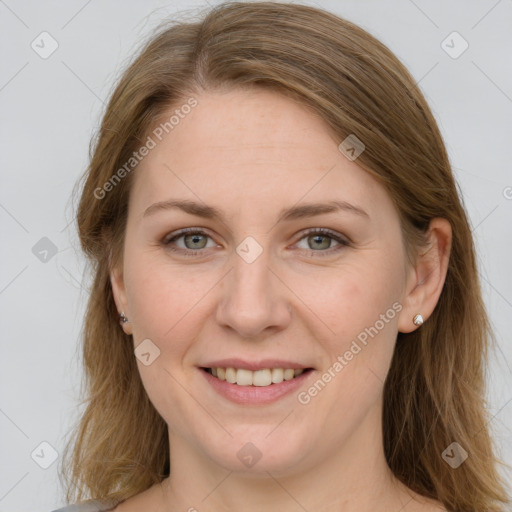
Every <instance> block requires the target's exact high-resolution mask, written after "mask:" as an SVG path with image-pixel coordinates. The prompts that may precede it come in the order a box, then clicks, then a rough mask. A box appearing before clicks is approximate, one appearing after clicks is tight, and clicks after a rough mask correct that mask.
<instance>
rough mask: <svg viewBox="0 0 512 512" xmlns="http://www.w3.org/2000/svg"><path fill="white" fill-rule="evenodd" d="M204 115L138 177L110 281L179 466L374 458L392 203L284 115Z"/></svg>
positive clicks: (297, 110)
mask: <svg viewBox="0 0 512 512" xmlns="http://www.w3.org/2000/svg"><path fill="white" fill-rule="evenodd" d="M196 99H197V102H198V104H197V106H195V107H194V108H193V109H191V111H190V113H188V114H187V115H185V116H183V118H180V121H179V124H177V125H176V126H174V128H173V130H172V131H170V133H169V135H168V136H167V137H166V138H163V139H162V141H161V142H158V143H157V144H156V147H154V148H153V149H151V151H150V152H149V154H148V155H147V156H146V157H145V158H144V159H143V160H142V162H141V163H140V165H139V167H138V168H137V170H136V171H134V172H135V175H134V176H133V177H134V182H133V188H132V190H131V195H130V203H129V213H128V222H127V228H126V239H125V248H124V260H123V265H122V268H120V269H119V270H118V271H116V272H114V273H113V274H112V283H113V286H114V292H115V297H116V302H117V304H118V306H119V307H120V309H121V308H122V309H123V310H124V311H125V313H126V315H127V317H128V318H129V324H126V326H127V327H126V329H129V332H130V333H131V334H133V340H134V347H137V346H139V344H141V343H142V342H143V340H149V341H144V343H145V345H141V347H144V352H149V354H150V355H149V356H147V355H146V356H145V359H144V358H141V359H137V365H138V368H139V371H140V375H141V378H142V381H143V384H144V387H145V389H146V391H147V394H148V396H149V398H150V400H151V401H152V403H153V404H154V406H155V407H156V409H157V410H158V412H159V413H160V414H161V416H162V417H163V418H164V420H165V421H166V422H167V424H168V426H169V431H170V438H171V454H172V453H173V449H175V450H176V452H177V453H178V452H180V450H182V452H183V451H188V452H189V455H191V454H192V455H191V456H194V457H199V458H201V459H202V460H203V461H204V462H205V463H208V464H213V465H220V466H222V467H224V468H226V469H230V470H237V471H240V470H246V471H253V472H257V471H262V472H263V471H271V472H272V474H276V475H277V474H282V475H284V474H287V473H291V472H294V471H300V470H301V469H305V468H307V467H313V466H314V465H315V464H318V463H319V462H322V461H323V462H325V461H327V460H329V459H330V458H331V457H332V456H333V455H334V454H337V453H338V454H339V453H341V452H342V451H344V450H345V451H346V450H349V449H355V448H354V447H357V446H359V448H360V449H361V450H365V449H367V447H368V446H370V445H371V444H372V441H371V439H378V437H379V436H378V433H379V431H380V421H381V404H382V391H383V386H384V380H385V377H386V374H387V372H388V369H389V365H390V360H391V357H392V353H393V348H394V344H395V340H396V336H397V331H398V319H399V317H400V310H401V301H402V299H403V297H404V293H405V290H406V288H407V276H408V269H407V267H406V258H405V252H404V244H403V240H402V234H401V230H400V224H399V217H398V214H397V211H396V209H395V207H394V205H393V202H392V200H391V198H390V197H389V195H388V194H387V192H386V191H385V189H384V188H383V187H382V186H381V185H380V184H379V183H378V182H377V181H376V180H375V179H374V178H373V177H372V176H371V175H370V174H368V173H367V172H365V171H364V170H362V169H361V168H360V167H359V166H358V165H357V160H355V161H351V160H349V159H348V158H347V157H346V156H345V155H344V154H342V153H341V152H340V150H339V149H338V145H339V143H340V142H341V140H340V141H337V140H335V138H334V137H333V136H332V135H331V134H330V132H329V130H328V128H327V126H326V125H324V123H323V121H322V120H321V119H320V118H319V117H318V116H315V115H313V114H312V113H311V112H310V111H308V110H307V109H306V108H305V107H303V106H301V105H298V104H297V103H295V102H293V101H291V100H290V99H288V98H285V97H283V96H281V95H279V94H277V93H275V92H269V91H264V90H259V91H254V90H252V91H249V90H233V91H230V92H224V93H220V92H210V93H204V94H201V95H198V96H196ZM171 114H172V112H171ZM171 202H175V205H174V206H172V205H171ZM180 204H181V207H180V206H179V205H180ZM314 205H315V206H314ZM184 230H187V231H185V232H184ZM158 351H159V352H158ZM143 360H144V361H145V362H146V363H149V364H144V363H143V362H142V361H143ZM212 367H213V368H215V369H214V370H210V369H211V368H212ZM218 368H221V369H218ZM226 368H231V369H229V370H225V369H226ZM205 369H209V370H205ZM251 370H253V371H251ZM283 370H285V371H283ZM286 370H287V371H286ZM293 370H295V371H293ZM301 370H302V372H301ZM210 372H212V373H214V374H215V373H217V376H215V375H212V374H211V373H210ZM291 375H293V376H294V377H293V378H291ZM222 377H224V378H227V379H228V380H221V379H222ZM235 379H236V380H237V382H236V383H233V382H230V381H233V380H235ZM283 379H284V380H283ZM272 380H274V381H275V382H273V383H270V382H271V381H272ZM251 382H252V383H253V384H252V385H247V384H250V383H251ZM244 384H245V385H244ZM247 443H251V444H247ZM183 447H186V448H183ZM350 447H352V448H350ZM260 456H261V459H260V460H259V461H258V462H257V464H256V465H254V468H252V467H251V466H252V462H251V461H252V460H256V459H257V458H258V457H260Z"/></svg>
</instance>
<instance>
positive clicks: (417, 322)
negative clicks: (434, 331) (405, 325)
mask: <svg viewBox="0 0 512 512" xmlns="http://www.w3.org/2000/svg"><path fill="white" fill-rule="evenodd" d="M412 323H413V324H414V325H418V326H419V325H421V324H422V323H423V317H422V316H421V315H420V314H419V313H418V314H417V315H415V316H414V318H413V319H412Z"/></svg>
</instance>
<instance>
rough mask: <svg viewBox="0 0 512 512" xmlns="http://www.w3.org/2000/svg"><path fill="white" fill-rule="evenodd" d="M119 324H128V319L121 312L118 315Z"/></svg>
mask: <svg viewBox="0 0 512 512" xmlns="http://www.w3.org/2000/svg"><path fill="white" fill-rule="evenodd" d="M119 322H120V323H122V324H125V323H126V322H128V318H127V317H126V315H125V314H124V311H121V314H120V315H119Z"/></svg>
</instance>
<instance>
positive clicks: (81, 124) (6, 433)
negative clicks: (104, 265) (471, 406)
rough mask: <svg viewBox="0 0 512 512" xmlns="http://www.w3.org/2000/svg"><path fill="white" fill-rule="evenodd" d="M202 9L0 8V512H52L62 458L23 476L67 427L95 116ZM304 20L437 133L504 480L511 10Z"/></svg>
mask: <svg viewBox="0 0 512 512" xmlns="http://www.w3.org/2000/svg"><path fill="white" fill-rule="evenodd" d="M211 3H218V2H211ZM304 3H310V4H312V5H315V2H304ZM206 5H207V4H206V3H205V2H190V1H181V2H172V3H171V2H163V1H162V2H160V1H157V0H153V1H145V2H142V1H140V2H135V1H134V0H131V1H121V0H117V1H114V0H109V1H102V2H100V1H99V0H92V1H86V0H73V1H66V2H64V1H61V2H58V1H46V2H36V1H15V0H5V1H4V0H0V42H1V49H2V54H1V55H2V65H1V67H0V112H1V125H0V126H1V133H0V136H1V140H2V151H1V159H2V165H1V167H0V173H1V188H0V225H1V230H2V231H1V233H2V239H1V240H2V241H1V248H2V264H1V266H0V315H1V316H0V332H1V343H2V356H3V357H1V359H0V368H1V370H0V372H1V373H0V433H1V446H0V512H7V511H9V512H13V511H19V512H21V511H31V512H33V511H35V510H40V511H42V512H44V511H49V510H52V509H53V508H55V507H57V506H62V505H63V504H64V501H63V497H62V490H61V489H60V484H59V480H58V476H57V466H58V463H59V462H60V457H59V458H58V459H57V460H56V461H55V462H54V463H53V464H52V465H50V466H49V467H48V469H43V468H42V467H40V465H38V464H37V463H36V462H35V460H37V461H38V462H39V463H44V462H45V461H46V462H47V463H48V462H49V461H50V460H51V459H50V457H51V449H50V448H49V447H48V446H47V445H43V446H42V447H41V446H40V443H42V442H47V443H49V444H50V445H51V446H52V447H53V448H54V449H55V450H56V451H57V452H58V454H61V453H62V449H63V447H64V443H65V440H66V438H67V435H68V431H69V428H70V425H71V422H72V420H74V419H75V418H76V417H77V415H78V413H79V412H80V409H79V408H77V402H76V398H77V394H78V391H79V383H80V377H81V369H80V365H79V351H78V350H77V347H78V343H77V340H78V338H79V333H80V327H81V322H82V317H83V313H84V307H85V303H86V299H87V293H86V291H85V290H84V289H83V288H82V285H81V283H85V281H84V280H83V275H82V272H83V268H84V260H83V259H82V256H81V255H80V254H79V253H78V252H77V248H78V244H77V238H76V234H75V227H74V223H73V221H72V214H73V209H72V203H71V200H70V195H71V192H72V187H73V185H74V183H75V181H76V179H77V178H78V176H79V175H80V174H81V173H82V172H83V170H84V169H85V168H86V165H87V158H88V147H89V140H90V137H91V135H92V134H93V132H94V131H95V129H96V128H97V126H98V124H99V121H100V117H101V113H102V110H103V108H104V105H103V103H104V102H105V101H106V99H107V97H108V94H109V92H111V91H112V87H113V84H114V81H115V79H116V78H117V77H118V75H119V71H120V69H121V66H122V65H124V64H125V63H126V60H127V59H129V58H130V57H131V56H132V55H133V52H134V51H135V49H136V48H137V47H138V43H139V42H140V41H141V39H142V38H143V37H144V36H146V35H147V34H149V33H150V32H151V30H152V27H154V26H156V24H158V23H159V22H160V21H161V20H162V19H163V18H164V17H167V16H169V15H172V14H173V13H174V12H176V11H177V10H182V9H187V10H188V9H191V8H194V7H197V6H206ZM316 5H318V6H321V7H324V8H326V9H328V10H330V11H333V12H335V13H337V14H339V15H341V16H344V17H346V18H348V19H349V20H352V21H354V22H356V23H358V24H360V25H361V26H362V27H363V28H365V29H367V30H368V31H370V32H371V33H372V34H374V35H375V36H377V37H378V38H379V39H381V40H382V41H383V42H384V43H385V44H387V45H388V46H389V47H390V48H391V49H392V50H393V51H394V52H395V53H396V54H397V55H398V57H399V58H401V60H402V61H403V62H404V64H405V65H406V66H407V67H408V68H409V69H410V71H411V72H412V74H413V76H414V77H415V78H416V79H417V80H418V82H419V83H420V86H421V88H422V90H423V92H424V93H425V95H426V97H427V100H428V101H429V103H430V105H431V107H432V109H433V111H434V114H435V116H436V118H437V120H438V122H439V125H440V128H441V130H442V133H443V135H444V137H445V141H446V144H447V148H448V151H449V154H450V157H451V160H452V163H453V166H454V169H455V172H456V177H457V179H458V182H459V183H460V186H461V190H462V193H463V197H464V201H465V204H466V207H467V211H468V213H469V216H470V218H471V222H472V225H473V233H474V236H475V239H476V241H477V245H478V254H479V262H480V274H481V277H482V283H483V290H484V296H485V301H486V304H487V306H488V308H489V311H490V316H491V319H492V322H493V324H494V326H495V329H496V336H497V341H498V344H499V349H498V351H497V352H496V354H495V355H494V356H493V360H492V366H491V368H490V371H489V377H488V380H489V410H490V412H491V414H492V416H493V419H492V420H491V422H490V427H491V428H492V431H493V432H494V435H495V439H496V443H497V447H498V451H499V453H500V454H501V456H502V458H503V459H504V460H505V461H506V462H507V463H508V464H512V371H511V368H512V341H511V334H510V327H511V326H510V320H511V318H512V272H511V261H512V223H511V222H510V221H511V218H512V172H511V160H512V158H511V157H512V151H511V145H512V124H511V122H510V119H511V117H512V71H511V67H510V52H511V50H512V30H511V28H512V0H500V1H496V0H485V1H484V0H481V1H462V0H458V1H450V2H447V1H444V0H436V1H426V0H414V1H412V0H393V1H389V0H388V1H386V2H382V1H355V0H353V1H344V0H342V1H338V2H336V1H334V0H332V1H327V0H322V1H321V0H319V1H318V2H317V3H316ZM43 31H47V32H48V33H50V34H51V36H52V37H53V38H54V39H55V40H56V41H57V43H58V49H57V50H56V51H55V52H54V53H53V54H52V55H51V56H49V57H48V58H47V59H43V58H41V57H40V56H39V55H38V54H37V53H36V52H35V51H34V50H33V49H32V48H31V43H32V41H34V40H35V43H34V44H39V46H42V43H41V42H40V39H41V38H40V37H38V36H39V34H41V32H43ZM453 31H457V32H458V33H459V34H460V35H461V36H462V37H463V38H464V40H466V41H467V43H468V44H469V47H468V49H467V50H466V51H465V52H464V53H462V54H461V55H460V56H458V58H453V57H452V56H450V55H448V53H446V51H445V49H448V50H449V51H450V52H452V54H454V53H458V52H459V51H460V50H461V49H462V48H463V46H462V45H463V44H464V43H463V41H462V40H461V39H457V37H458V36H451V37H450V38H448V40H447V41H446V43H444V48H445V49H443V47H442V42H443V40H445V39H446V38H447V36H449V35H450V34H451V33H452V32H453ZM43 37H44V36H43ZM454 37H455V39H454ZM38 41H39V43H38ZM49 43H50V41H49V39H47V40H46V43H45V48H46V49H48V48H50V46H49ZM447 46H448V47H450V46H451V47H452V48H451V49H450V48H447ZM40 51H42V49H41V50H40ZM43 237H47V238H49V239H50V240H51V242H52V243H53V244H54V245H55V246H56V248H57V249H56V250H57V253H56V254H55V255H54V256H53V257H52V253H51V252H49V253H48V254H46V255H45V254H44V252H43V253H39V257H40V258H41V257H46V258H47V259H48V261H46V262H43V261H40V259H39V258H38V257H36V255H35V254H34V253H33V252H32V248H33V247H34V246H35V245H36V243H38V241H39V240H40V239H41V238H43ZM46 243H47V242H46ZM36 247H38V246H36ZM40 250H42V249H40ZM36 253H37V251H36ZM34 450H35V453H34V459H33V458H32V457H31V454H32V453H33V452H34ZM509 475H510V473H509ZM509 478H510V476H509Z"/></svg>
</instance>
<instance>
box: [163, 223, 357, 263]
mask: <svg viewBox="0 0 512 512" xmlns="http://www.w3.org/2000/svg"><path fill="white" fill-rule="evenodd" d="M188 233H193V234H199V235H204V236H206V237H208V238H210V239H211V240H214V238H213V237H212V236H211V235H210V234H209V233H208V231H207V230H206V229H205V228H199V227H198V228H195V227H189V228H182V229H180V230H178V231H174V232H172V233H170V234H168V235H166V236H165V237H164V238H163V239H162V244H163V245H164V246H167V247H168V248H169V249H170V250H172V251H173V252H179V253H181V254H184V255H187V254H188V255H199V254H200V253H201V252H206V251H205V249H182V248H178V249H176V248H172V247H171V242H173V241H175V240H177V239H179V238H181V237H182V236H186V235H187V234H188ZM312 233H314V234H319V235H323V236H327V237H329V238H332V239H333V240H335V241H336V242H337V243H338V245H337V246H335V247H330V248H329V249H326V250H318V251H315V250H313V249H303V250H309V252H310V253H314V254H315V257H316V255H319V256H320V257H322V255H326V256H327V255H330V254H333V253H334V252H336V251H337V250H339V249H340V247H341V248H342V247H346V246H349V245H351V243H352V241H351V240H350V239H349V238H348V237H347V236H346V235H342V234H340V233H338V232H336V231H333V230H331V229H329V228H308V229H306V230H303V231H301V232H300V233H299V235H298V238H297V239H296V241H295V242H294V243H293V245H295V244H297V243H298V242H300V241H301V240H302V239H303V238H306V237H307V236H308V235H309V234H312ZM214 241H215V240H214ZM208 249H212V247H209V248H208ZM299 250H300V249H299Z"/></svg>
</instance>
